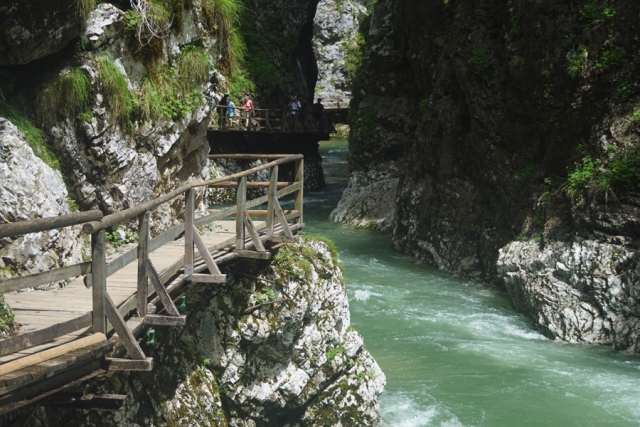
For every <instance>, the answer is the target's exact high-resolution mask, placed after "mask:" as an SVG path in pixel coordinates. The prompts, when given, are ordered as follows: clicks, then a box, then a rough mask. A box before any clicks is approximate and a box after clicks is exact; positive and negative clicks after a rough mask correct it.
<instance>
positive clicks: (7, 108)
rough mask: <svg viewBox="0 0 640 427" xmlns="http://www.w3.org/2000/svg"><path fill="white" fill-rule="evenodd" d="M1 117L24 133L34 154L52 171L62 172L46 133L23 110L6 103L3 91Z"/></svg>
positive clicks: (0, 101) (1, 94)
mask: <svg viewBox="0 0 640 427" xmlns="http://www.w3.org/2000/svg"><path fill="white" fill-rule="evenodd" d="M0 117H4V118H5V119H7V120H9V121H10V122H11V123H13V125H14V126H15V127H17V128H18V130H19V131H20V132H22V134H23V135H24V139H25V140H26V141H27V143H28V144H29V147H31V149H32V150H33V154H35V155H36V156H38V157H39V158H40V159H41V160H42V161H43V162H45V163H46V164H47V165H49V167H51V168H52V169H55V170H58V171H59V170H60V162H58V159H57V158H56V156H55V154H54V153H53V151H52V150H51V148H50V147H49V145H48V144H47V140H46V138H45V135H44V132H43V131H42V130H40V129H38V128H37V127H36V126H35V125H34V124H33V123H32V122H31V120H29V119H28V118H27V115H26V114H25V113H24V112H23V111H22V110H20V109H19V108H17V107H14V106H12V105H11V104H9V103H8V102H6V101H5V98H4V94H3V93H2V91H0Z"/></svg>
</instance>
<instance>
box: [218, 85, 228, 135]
mask: <svg viewBox="0 0 640 427" xmlns="http://www.w3.org/2000/svg"><path fill="white" fill-rule="evenodd" d="M228 106H229V94H228V93H225V94H224V96H223V97H222V99H221V100H220V102H218V127H219V128H220V129H224V128H226V127H227V110H228Z"/></svg>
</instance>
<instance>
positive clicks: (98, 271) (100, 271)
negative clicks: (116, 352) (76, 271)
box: [91, 230, 107, 334]
mask: <svg viewBox="0 0 640 427" xmlns="http://www.w3.org/2000/svg"><path fill="white" fill-rule="evenodd" d="M106 249H107V248H106V238H105V234H104V230H100V231H98V232H97V233H94V234H92V235H91V284H92V288H91V289H92V296H93V319H92V320H93V332H94V333H101V334H106V333H107V320H106V318H105V296H106V294H107V252H106Z"/></svg>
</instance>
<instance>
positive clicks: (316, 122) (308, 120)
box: [212, 105, 335, 133]
mask: <svg viewBox="0 0 640 427" xmlns="http://www.w3.org/2000/svg"><path fill="white" fill-rule="evenodd" d="M231 109H233V110H234V115H233V116H229V115H228V111H229V110H231ZM212 125H213V128H214V129H217V130H230V131H250V132H255V131H261V132H294V133H295V132H323V133H325V132H326V133H332V132H335V127H334V125H333V120H332V117H331V114H330V113H329V112H323V113H322V114H321V115H320V117H318V116H314V113H313V111H311V110H310V109H306V108H305V109H301V110H297V111H295V114H294V112H293V111H291V110H288V109H259V108H256V109H251V110H249V111H246V112H245V111H244V110H243V109H242V108H238V107H228V106H226V105H218V106H217V107H216V113H215V114H214V119H213V120H212Z"/></svg>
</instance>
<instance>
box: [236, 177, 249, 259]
mask: <svg viewBox="0 0 640 427" xmlns="http://www.w3.org/2000/svg"><path fill="white" fill-rule="evenodd" d="M236 197H237V201H238V203H237V210H236V249H244V238H245V237H244V211H245V206H246V204H247V177H246V176H243V177H242V178H240V183H239V184H238V192H237V194H236Z"/></svg>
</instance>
